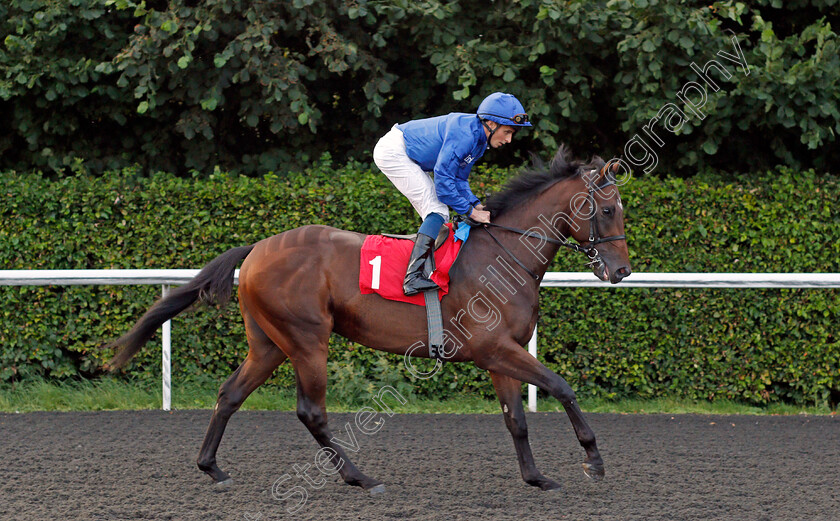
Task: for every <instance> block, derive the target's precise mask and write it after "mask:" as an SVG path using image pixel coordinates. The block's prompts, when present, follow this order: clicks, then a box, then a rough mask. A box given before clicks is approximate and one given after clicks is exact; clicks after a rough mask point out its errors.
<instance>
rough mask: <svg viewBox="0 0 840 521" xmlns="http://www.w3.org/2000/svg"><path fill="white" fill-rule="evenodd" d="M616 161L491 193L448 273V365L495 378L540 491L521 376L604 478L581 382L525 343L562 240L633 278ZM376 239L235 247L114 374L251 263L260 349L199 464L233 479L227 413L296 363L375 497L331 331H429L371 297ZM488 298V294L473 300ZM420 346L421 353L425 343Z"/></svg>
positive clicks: (340, 459)
mask: <svg viewBox="0 0 840 521" xmlns="http://www.w3.org/2000/svg"><path fill="white" fill-rule="evenodd" d="M619 164H620V163H613V162H610V164H606V163H605V162H604V161H603V160H602V159H600V158H598V157H595V158H593V159H592V160H591V161H590V162H589V163H587V164H584V163H583V162H582V161H577V160H572V159H571V158H570V156H569V154H568V152H567V151H566V149H565V148H564V147H561V148H560V149H559V150H558V152H557V154H556V155H555V157H554V159H553V160H552V161H551V163H550V165H549V167H548V168H546V167H545V166H544V165H543V164H542V163H541V162H539V160H535V165H534V167H533V168H532V169H531V170H528V171H526V172H525V173H524V174H522V175H521V176H519V177H517V178H515V179H513V180H512V181H510V182H509V183H508V184H507V185H505V187H503V188H502V190H501V191H500V192H499V193H498V194H496V195H494V196H492V197H491V198H489V199H488V201H487V205H486V207H487V209H488V210H489V211H490V213H491V216H492V222H493V225H492V226H490V227H486V226H485V227H481V228H472V231H471V236H470V238H469V240H468V241H467V242H466V243H465V244H464V245H463V247H462V249H461V252H460V255H459V258H458V260H457V261H456V262H455V264H454V265H453V266H452V268H451V271H450V280H451V282H450V290H449V293H448V294H447V295H446V296H445V297H443V299H442V300H441V309H442V314H443V323H444V324H447V325H450V324H452V325H453V330H457V331H458V332H459V333H460V337H459V338H457V339H456V338H453V339H452V340H453V342H455V343H456V344H457V345H458V349H457V350H452V352H449V353H448V354H447V355H446V356H447V360H448V361H450V362H468V361H472V362H474V363H475V364H476V366H478V367H480V368H482V369H484V370H486V371H488V372H489V373H490V378H491V379H492V383H493V386H494V388H495V391H496V394H497V395H498V397H499V401H500V402H501V406H502V411H503V415H504V420H505V424H506V426H507V428H508V430H509V431H510V434H511V436H512V437H513V442H514V446H515V448H516V455H517V459H518V462H519V468H520V471H521V473H522V478H523V479H524V480H525V482H526V483H528V484H530V485H533V486H536V487H540V488H541V489H543V490H555V489H559V488H560V485H559V484H558V483H557V482H555V481H553V480H551V479H549V478H547V477H545V476H543V475H542V474H541V473H540V472H539V470H537V468H536V465H535V464H534V457H533V455H532V453H531V448H530V445H529V443H528V433H527V427H526V423H525V412H524V409H523V405H522V382H527V383H529V384H533V385H536V386H537V387H539V388H540V389H542V390H544V391H545V392H547V393H548V394H550V395H551V396H553V397H554V398H556V399H558V400H559V401H560V403H562V405H563V407H564V409H565V411H566V414H567V415H568V417H569V419H570V420H571V423H572V425H573V427H574V431H575V434H576V436H577V439H578V441H579V442H580V444H581V446H582V447H583V449H584V452H585V454H586V455H585V459H584V461H583V469H584V472H585V474H586V475H587V476H589V477H590V478H592V479H594V480H596V481H597V480H600V479H601V478H603V476H604V463H603V460H602V458H601V454H600V453H599V451H598V448H597V445H596V441H595V435H594V433H593V432H592V429H591V428H590V427H589V425H588V424H587V423H586V420H585V419H584V417H583V414H582V412H581V410H580V408H579V406H578V404H577V401H576V397H575V393H574V391H573V390H572V389H571V387H570V386H569V384H568V383H567V382H566V381H565V380H564V379H563V378H562V377H561V376H559V375H557V374H555V373H554V372H553V371H551V370H549V369H548V368H546V367H545V366H544V365H543V364H541V363H540V362H539V361H537V359H536V358H534V357H532V356H531V355H530V354H528V352H527V351H526V350H524V349H523V348H522V346H523V345H524V344H526V343H527V342H528V340H529V338H530V337H531V335H532V334H533V332H534V328H535V326H536V323H537V318H538V314H539V299H538V292H539V287H540V281H541V279H542V277H543V275H544V274H545V272H546V270H547V268H548V265H549V262H550V261H551V259H552V258H553V257H554V256H555V255H556V254H557V252H558V250H559V249H560V247H561V246H569V247H570V248H572V249H576V250H579V251H582V252H584V253H587V255H588V256H589V257H590V260H591V262H590V265H591V267H592V270H593V273H594V274H595V275H596V276H597V277H598V278H600V279H601V280H604V281H607V280H609V281H610V282H611V283H613V284H615V283H617V282H619V281H621V279H623V278H624V277H626V276H627V275H629V274H630V260H629V258H628V251H627V242H626V240H625V238H624V235H623V233H624V219H623V217H624V212H623V207H622V204H621V198H620V195H619V192H618V189H617V186H616V184H615V177H614V176H615V174H616V173H617V172H618V166H619ZM491 230H492V231H491ZM365 237H366V235H364V234H361V233H355V232H351V231H345V230H339V229H336V228H331V227H329V226H320V225H310V226H303V227H300V228H296V229H292V230H288V231H285V232H283V233H280V234H278V235H274V236H273V237H269V238H267V239H264V240H261V241H259V242H257V243H255V244H252V245H249V246H241V247H237V248H233V249H231V250H228V251H227V252H225V253H223V254H221V255H220V256H218V257H217V258H216V259H214V260H213V261H211V262H210V263H209V264H207V265H206V266H205V267H204V268H203V269H202V270H201V271H200V272H199V274H198V275H196V277H195V278H194V279H192V280H191V281H190V282H189V283H187V284H185V285H183V286H181V287H179V288H176V289H174V290H173V291H171V292H170V293H169V295H168V296H166V297H164V298H162V299H161V300H159V301H158V302H157V303H155V304H154V305H153V306H152V307H151V308H150V309H149V310H148V311H147V312H146V313H145V315H143V317H142V318H140V320H139V321H138V322H137V323H136V324H135V325H134V327H133V328H132V329H131V330H130V331H129V332H127V333H126V334H125V335H123V336H122V337H120V338H119V339H118V340H116V341H115V342H113V343H112V344H111V347H113V348H118V349H119V351H118V352H117V353H116V354H115V356H114V358H113V359H112V360H111V362H110V363H109V366H110V368H111V369H112V370H113V369H116V368H119V367H120V366H122V365H124V364H125V363H126V362H128V360H129V359H130V358H131V357H132V356H133V355H134V354H136V353H137V352H138V351H139V350H140V348H141V347H142V346H143V344H145V343H146V342H147V341H148V340H149V339H150V338H151V336H152V335H153V334H154V332H155V331H157V330H158V329H159V327H160V325H161V324H163V323H164V322H165V321H167V320H169V319H170V318H172V317H174V316H176V315H177V314H179V313H180V312H182V311H184V310H185V309H187V307H189V306H190V305H191V304H193V303H194V302H195V301H197V300H201V301H204V302H216V303H223V302H225V301H226V300H227V299H228V298H229V297H230V295H231V292H232V287H233V282H234V281H233V273H234V270H235V268H236V266H237V265H238V264H239V262H240V261H243V259H244V261H243V262H242V266H241V269H240V272H239V307H240V311H241V313H242V317H243V319H244V321H245V331H246V335H247V339H248V346H249V351H248V355H247V357H246V359H245V361H244V362H243V363H242V364H241V365H240V366H239V368H238V369H236V371H234V372H233V374H232V375H231V376H230V377H229V378H228V379H227V380H226V381H225V382H224V383H223V384H222V386H221V387H220V389H219V395H218V401H217V402H216V406H215V408H214V410H213V415H212V418H211V420H210V425H209V426H208V428H207V433H206V435H205V437H204V442H203V444H202V446H201V450H200V452H199V455H198V460H197V463H198V467H199V469H201V470H202V471H204V472H206V473H207V474H208V475H209V476H210V477H211V478H213V480H214V481H215V482H216V483H217V484H220V485H227V484H229V483H231V478H230V476H229V475H228V474H227V473H225V472H224V471H222V470H221V469H220V468H219V466H218V465H217V463H216V452H217V449H218V447H219V443H220V441H221V439H222V434H223V433H224V430H225V427H226V425H227V423H228V420H229V419H230V417H231V415H232V414H233V413H234V412H235V411H236V410H238V409H239V407H240V406H241V405H242V403H243V402H244V401H245V399H246V398H247V397H248V395H250V394H251V393H252V392H253V391H254V390H255V389H256V388H257V387H259V386H260V385H262V384H263V383H264V382H265V381H266V380H267V379H268V378H269V376H270V375H271V374H272V373H273V372H274V370H275V369H276V368H277V367H278V366H279V365H280V364H281V363H283V362H284V361H286V360H287V359H289V360H291V363H292V365H293V367H294V372H295V379H296V383H297V415H298V418H299V419H300V420H301V421H302V422H303V424H304V425H305V426H306V428H307V429H308V430H309V432H310V433H311V434H312V436H313V437H314V438H315V440H317V442H318V443H319V444H320V445H321V447H322V450H325V449H331V450H332V451H331V452H329V454H331V463H332V465H333V466H334V467H335V468H337V469H339V473H340V475H341V477H342V478H343V479H344V481H345V482H346V483H348V484H350V485H356V486H360V487H362V488H363V489H365V490H367V491H370V492H371V493H379V492H383V491H384V490H385V489H384V485H383V484H382V483H381V482H380V481H378V480H376V479H373V478H370V477H368V476H366V475H365V474H363V473H362V472H361V471H360V470H359V469H358V468H357V467H356V466H355V465H354V464H353V463H352V462H351V461H350V459H349V458H348V457H347V454H346V453H345V452H344V450H343V448H342V447H341V445H339V444H338V443H336V442H335V441H334V440H333V435H332V433H331V432H330V429H329V427H328V425H327V412H326V409H325V397H326V390H327V354H328V351H329V346H328V342H329V338H330V334H331V332H335V333H337V334H339V335H341V336H344V337H346V338H348V339H350V340H351V341H353V342H357V343H359V344H362V345H365V346H367V347H371V348H373V349H379V350H383V351H387V352H389V353H395V354H399V355H405V354H406V353H407V352H408V350H409V349H410V346H412V345H414V344H415V343H416V342H417V341H418V339H425V338H426V335H427V332H428V326H427V322H426V314H425V310H424V309H423V307H421V306H416V305H412V304H408V303H403V302H395V301H390V300H385V299H383V298H381V297H380V296H378V295H375V294H367V295H362V294H361V293H360V290H359V269H360V249H361V247H362V243H363V242H364V240H365ZM568 238H574V239H575V240H576V241H577V244H575V243H573V242H571V241H569V240H567V239H568ZM596 246H597V248H596ZM493 263H496V264H493ZM487 275H492V276H494V277H495V278H493V279H488V277H487ZM488 280H493V281H494V282H493V284H491V283H490V282H488ZM478 295H481V296H482V298H476V297H477V296H478ZM491 308H492V309H491ZM489 316H492V317H493V321H492V323H491V322H490V320H489V319H488V318H487V317H489ZM447 333H449V334H450V335H454V336H455V337H458V336H459V335H456V334H455V333H453V332H452V331H447ZM412 355H413V356H417V357H423V356H424V354H423V353H420V352H417V351H415V352H414V353H412ZM425 356H426V357H428V356H429V355H428V353H425Z"/></svg>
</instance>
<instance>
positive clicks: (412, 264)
mask: <svg viewBox="0 0 840 521" xmlns="http://www.w3.org/2000/svg"><path fill="white" fill-rule="evenodd" d="M434 248H435V238H434V237H429V236H428V235H426V234H425V233H418V234H417V239H416V240H415V241H414V249H413V250H411V259H410V260H409V261H408V269H407V270H406V272H405V280H404V281H403V292H405V294H406V295H407V296H411V295H416V294H418V293H420V292H421V291H426V290H430V289H440V288H439V287H438V285H437V284H435V283H434V282H432V281H431V279H429V278H428V277H426V274H425V273H423V268H424V267H425V266H426V261H427V260H428V261H429V262H430V264H431V271H429V274H431V272H432V271H434V269H435V256H434V255H433V251H434Z"/></svg>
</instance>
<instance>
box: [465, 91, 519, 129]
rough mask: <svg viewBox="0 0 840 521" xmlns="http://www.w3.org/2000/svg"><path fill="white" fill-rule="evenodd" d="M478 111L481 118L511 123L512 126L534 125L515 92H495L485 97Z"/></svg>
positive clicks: (499, 122)
mask: <svg viewBox="0 0 840 521" xmlns="http://www.w3.org/2000/svg"><path fill="white" fill-rule="evenodd" d="M477 113H478V117H479V118H481V119H489V120H490V121H495V122H496V123H498V124H500V125H510V126H512V127H530V126H532V125H531V123H530V122H529V121H528V114H526V113H525V108H524V107H523V106H522V103H519V100H518V99H516V97H515V96H514V95H513V94H505V93H504V92H494V93H493V94H491V95H489V96H487V97H486V98H484V101H482V102H481V105H479V106H478V112H477Z"/></svg>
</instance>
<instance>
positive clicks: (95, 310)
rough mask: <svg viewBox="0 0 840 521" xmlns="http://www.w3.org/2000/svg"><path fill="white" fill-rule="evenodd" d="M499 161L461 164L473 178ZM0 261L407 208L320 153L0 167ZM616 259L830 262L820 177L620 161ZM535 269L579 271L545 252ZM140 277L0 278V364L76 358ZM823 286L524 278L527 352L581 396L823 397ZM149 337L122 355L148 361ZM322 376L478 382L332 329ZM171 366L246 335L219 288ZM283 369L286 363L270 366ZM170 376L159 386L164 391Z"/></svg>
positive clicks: (838, 189) (34, 260) (829, 214)
mask: <svg viewBox="0 0 840 521" xmlns="http://www.w3.org/2000/svg"><path fill="white" fill-rule="evenodd" d="M509 175H510V172H507V171H503V170H499V169H490V168H486V167H478V168H477V171H476V172H475V174H474V177H473V180H472V184H473V186H474V187H475V188H476V193H477V194H479V195H480V196H483V195H486V193H488V192H492V191H494V190H496V189H497V188H498V187H499V185H500V183H501V181H502V180H503V179H505V178H506V177H508V176H509ZM3 179H4V181H5V183H4V187H3V197H2V202H0V266H2V267H3V268H4V269H100V268H199V267H201V266H202V265H204V264H205V263H206V262H208V261H209V260H211V259H213V258H214V257H215V256H217V255H218V254H220V253H221V252H223V251H225V250H226V249H228V248H230V247H233V246H238V245H242V244H246V243H251V242H254V241H257V240H259V239H261V238H264V237H266V236H268V235H271V234H274V233H277V232H280V231H283V230H286V229H289V228H292V227H295V226H300V225H303V224H309V223H323V224H330V225H334V226H338V227H342V228H347V229H352V230H356V231H360V232H368V233H380V232H409V231H413V230H415V228H416V226H417V225H418V219H417V218H416V217H415V215H414V213H413V210H412V209H411V207H410V206H409V204H408V203H407V202H406V201H405V200H403V198H401V197H400V196H398V194H397V193H396V191H395V190H394V188H393V187H392V186H391V185H390V184H389V183H388V181H387V180H386V179H385V177H384V176H382V175H381V174H378V173H374V172H371V171H369V170H366V169H365V168H363V167H362V166H361V165H356V164H349V165H334V164H332V163H331V161H330V159H329V157H325V158H323V159H322V161H321V162H319V163H318V164H317V165H316V166H315V167H313V168H312V169H310V170H308V171H306V172H303V173H299V174H294V175H291V176H289V177H285V178H282V179H281V178H278V177H274V176H270V175H269V176H265V177H264V178H261V179H255V178H248V177H240V176H229V175H226V174H222V173H217V174H215V175H212V176H211V177H209V178H207V179H198V178H192V179H189V178H179V177H176V176H173V175H170V174H156V175H154V176H151V177H141V176H139V175H137V172H136V171H133V170H124V171H119V172H111V173H109V174H108V175H106V176H103V177H93V176H89V175H87V174H85V173H83V172H79V173H77V175H75V176H73V177H66V178H63V179H60V180H58V181H54V180H53V181H51V180H48V179H44V178H42V177H41V176H40V175H36V174H18V173H14V172H11V173H6V174H4V175H3ZM622 197H623V200H624V201H625V206H626V220H627V225H626V231H627V234H628V237H629V245H630V252H631V260H632V262H633V269H634V270H635V271H637V272H646V271H666V272H678V271H684V272H685V271H708V272H714V271H718V272H724V271H735V272H798V271H802V272H838V271H840V266H838V258H840V244H838V242H837V241H836V238H837V237H840V214H838V213H837V212H836V211H834V210H833V208H834V205H836V201H837V200H838V199H840V185H839V184H838V180H837V178H834V177H829V176H822V175H819V174H816V173H814V172H813V171H808V172H794V171H791V170H788V169H786V168H780V169H778V170H776V171H772V172H768V173H766V174H764V175H762V176H759V178H757V179H755V178H751V179H750V180H747V179H745V178H743V179H739V180H738V181H737V182H732V181H728V180H723V179H722V178H720V177H718V176H715V175H700V176H698V177H695V178H692V179H688V180H684V179H677V178H665V179H656V178H641V179H635V178H634V179H632V180H631V181H630V182H629V183H628V184H627V185H626V186H624V187H623V188H622ZM551 269H552V270H553V271H564V270H566V271H581V270H583V266H582V264H581V260H580V258H578V256H576V255H572V254H567V253H562V252H561V254H560V255H559V256H558V258H557V259H556V263H555V265H554V266H553V267H552V268H551ZM159 292H160V288H157V287H141V286H99V287H16V288H10V287H3V288H0V313H2V321H0V380H2V381H5V382H9V381H15V380H25V379H28V378H32V377H35V376H47V377H61V378H65V377H72V376H74V375H78V374H81V375H82V376H90V375H94V374H96V373H97V370H98V367H100V364H101V362H102V361H103V360H105V359H107V358H108V356H109V353H104V352H102V351H100V350H99V349H98V346H99V345H100V344H101V343H103V342H105V341H107V340H109V339H112V338H114V337H116V336H118V335H119V334H121V333H123V332H124V331H125V330H126V329H127V328H128V327H129V326H130V324H131V323H132V321H133V320H135V319H137V318H138V317H139V315H140V314H142V312H143V311H144V310H145V309H146V308H147V307H148V306H150V305H151V304H152V302H153V301H154V299H155V298H156V297H157V295H158V294H159ZM838 309H840V295H838V292H837V291H836V290H755V289H753V290H712V289H709V290H694V289H679V290H678V289H633V288H622V287H621V286H620V285H619V286H617V287H614V288H610V289H583V288H581V289H544V290H543V291H542V310H543V317H542V318H541V320H540V325H539V352H540V357H541V359H543V360H544V361H545V362H546V364H547V365H548V366H549V367H551V368H552V369H554V370H555V371H557V372H559V373H560V374H562V375H563V376H564V377H565V378H566V379H567V380H568V381H569V383H570V384H571V385H572V386H573V387H574V388H575V389H576V390H577V391H578V392H579V394H582V395H586V396H601V397H605V396H606V397H609V396H624V395H638V396H644V397H652V396H660V395H676V396H680V397H689V398H708V399H714V398H733V399H741V400H746V401H748V402H753V403H764V402H768V401H778V400H783V401H789V402H794V403H813V402H825V401H826V400H827V399H828V398H829V394H830V392H831V391H832V390H834V391H837V390H840V375H839V374H838V373H840V346H838V340H837V338H836V337H835V333H834V328H835V326H836V317H837V313H838ZM158 345H159V344H158V340H153V342H152V343H150V344H149V345H148V346H147V347H146V348H145V349H144V350H142V351H141V353H140V354H139V355H138V357H137V358H136V359H135V361H134V362H133V363H132V364H131V365H130V367H129V368H128V370H127V374H128V376H130V377H135V378H142V379H154V378H159V374H160V369H159V367H160V362H159V357H160V354H159V347H158ZM333 345H334V349H333V351H332V358H331V362H330V364H331V387H330V392H331V393H336V394H339V395H340V396H341V397H344V398H348V399H353V398H360V397H362V398H363V397H365V396H366V393H369V392H371V391H373V390H375V389H376V388H377V387H378V386H379V385H381V384H382V383H383V382H387V383H390V384H392V385H398V386H399V388H400V389H401V391H403V392H406V393H409V394H411V393H414V394H418V395H422V396H446V395H447V394H449V393H453V392H462V391H467V392H476V393H481V394H485V395H491V394H492V392H493V391H492V386H491V385H490V384H489V379H488V377H487V376H486V374H484V373H483V372H482V371H480V370H478V369H477V368H475V366H473V365H471V364H462V365H457V364H446V365H445V367H444V370H443V371H442V372H441V373H439V374H438V375H437V376H436V377H435V378H432V379H429V380H415V379H413V378H412V377H411V376H410V375H409V374H408V372H407V371H405V369H404V367H403V365H402V360H401V358H400V357H396V356H393V355H387V354H383V353H379V352H375V351H372V350H369V349H366V348H362V347H360V346H358V345H348V343H347V342H345V341H344V340H342V339H339V338H337V337H336V339H335V342H334V344H333ZM173 349H174V352H173V357H172V358H173V373H174V374H173V380H174V382H175V385H176V389H177V383H178V382H180V381H185V380H195V379H203V378H212V379H216V380H221V379H222V378H224V377H226V376H227V375H228V374H229V373H230V372H231V371H232V369H233V368H235V367H236V366H237V365H238V363H239V362H240V361H241V360H242V359H243V358H244V356H245V353H246V351H247V346H246V343H245V335H244V331H243V327H242V325H241V323H240V318H239V315H238V312H237V308H236V306H235V304H233V303H232V304H230V305H229V306H228V307H226V308H225V309H222V310H219V309H213V308H204V309H202V310H199V311H196V312H193V313H189V314H185V315H183V316H181V317H178V318H177V319H176V320H175V322H174V327H173ZM273 381H274V383H276V384H277V385H282V386H287V387H292V386H293V385H294V383H293V376H292V373H291V367H290V366H288V365H284V366H283V367H282V368H281V369H280V370H278V372H277V374H276V375H275V377H274V380H273ZM176 392H177V391H176Z"/></svg>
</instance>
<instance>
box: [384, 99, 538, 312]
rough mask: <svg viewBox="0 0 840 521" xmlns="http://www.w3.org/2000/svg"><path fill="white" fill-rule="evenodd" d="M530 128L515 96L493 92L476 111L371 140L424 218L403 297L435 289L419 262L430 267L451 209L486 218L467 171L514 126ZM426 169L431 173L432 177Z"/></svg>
mask: <svg viewBox="0 0 840 521" xmlns="http://www.w3.org/2000/svg"><path fill="white" fill-rule="evenodd" d="M530 126H531V123H529V122H528V115H527V114H526V113H525V109H524V108H523V107H522V104H521V103H520V102H519V100H517V99H516V98H515V97H514V96H513V95H512V94H505V93H502V92H494V93H493V94H491V95H489V96H487V97H486V98H485V99H484V101H482V102H481V104H480V105H479V106H478V111H477V114H464V113H460V112H453V113H451V114H447V115H445V116H437V117H433V118H428V119H418V120H414V121H409V122H407V123H400V124H397V125H394V126H393V128H391V130H390V131H389V132H388V133H387V134H385V136H383V137H382V139H380V140H379V142H378V143H377V144H376V147H375V148H374V150H373V161H374V162H375V163H376V166H378V167H379V169H380V170H382V172H383V173H384V174H385V175H386V176H387V177H388V179H390V180H391V182H392V183H394V186H396V187H397V190H399V191H400V192H401V193H402V194H403V195H404V196H406V197H407V198H408V200H409V202H411V205H412V206H414V209H415V210H417V213H419V214H420V217H422V218H423V224H422V225H421V226H420V230H419V231H418V233H417V239H416V240H415V242H414V249H413V250H412V252H411V259H410V260H409V262H408V269H407V270H406V274H405V280H404V281H403V291H404V292H405V294H406V295H415V294H417V293H420V292H421V291H427V290H430V289H437V287H438V286H437V284H435V283H434V282H432V281H431V280H430V279H429V278H428V277H427V276H426V275H425V274H424V273H423V266H424V265H425V263H426V260H427V259H431V262H432V268H433V269H434V256H433V255H432V250H433V248H434V244H435V239H436V238H437V235H438V232H439V231H440V227H441V226H442V225H443V223H445V222H446V221H448V220H449V208H450V207H451V208H452V209H453V210H455V212H457V213H459V214H461V215H467V216H469V217H471V218H472V219H473V220H475V221H478V222H490V212H488V211H486V210H484V205H482V204H481V201H480V200H479V199H478V197H476V196H475V195H474V194H473V193H472V191H471V190H470V185H469V183H468V182H467V181H468V179H469V176H470V170H471V169H472V166H473V164H475V162H476V160H478V158H480V157H481V156H482V155H484V151H485V150H487V148H489V147H493V148H499V147H500V146H502V145H505V144H507V143H510V141H511V139H512V138H513V135H514V133H515V132H516V130H517V127H530ZM427 172H433V173H434V180H432V177H431V176H430V175H429V174H428V173H427Z"/></svg>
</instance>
